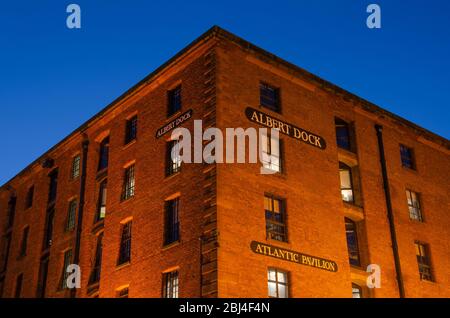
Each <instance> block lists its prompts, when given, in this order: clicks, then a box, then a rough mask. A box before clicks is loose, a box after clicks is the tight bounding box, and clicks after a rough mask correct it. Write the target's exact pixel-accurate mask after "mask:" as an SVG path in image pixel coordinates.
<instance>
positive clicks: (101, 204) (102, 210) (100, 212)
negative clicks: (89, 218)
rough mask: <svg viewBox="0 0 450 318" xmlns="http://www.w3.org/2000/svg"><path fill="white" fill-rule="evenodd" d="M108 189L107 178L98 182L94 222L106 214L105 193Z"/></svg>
mask: <svg viewBox="0 0 450 318" xmlns="http://www.w3.org/2000/svg"><path fill="white" fill-rule="evenodd" d="M107 189H108V180H107V179H105V180H103V181H102V182H101V183H100V187H99V190H98V203H97V214H96V217H95V222H98V221H100V220H103V219H104V218H105V216H106V194H107Z"/></svg>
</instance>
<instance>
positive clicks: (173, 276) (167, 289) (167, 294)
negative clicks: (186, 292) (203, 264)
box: [163, 271, 178, 298]
mask: <svg viewBox="0 0 450 318" xmlns="http://www.w3.org/2000/svg"><path fill="white" fill-rule="evenodd" d="M163 298H178V271H173V272H170V273H164V274H163Z"/></svg>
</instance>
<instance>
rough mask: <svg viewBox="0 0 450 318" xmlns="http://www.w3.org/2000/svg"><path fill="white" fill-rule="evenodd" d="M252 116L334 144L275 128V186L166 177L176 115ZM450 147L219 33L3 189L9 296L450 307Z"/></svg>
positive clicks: (252, 170)
mask: <svg viewBox="0 0 450 318" xmlns="http://www.w3.org/2000/svg"><path fill="white" fill-rule="evenodd" d="M265 85H266V86H265ZM264 94H267V95H264ZM262 95H263V97H264V98H266V99H265V100H263V98H262V97H261V96H262ZM180 98H181V99H180ZM271 99H276V103H274V104H273V105H275V106H276V107H275V108H273V107H272V108H271V107H270V105H271V103H272V102H273V100H271ZM265 103H267V105H265V106H262V104H265ZM248 108H251V109H253V110H255V111H257V112H261V114H262V115H261V116H267V118H270V120H271V122H272V123H273V122H274V121H277V122H279V123H281V124H283V123H284V124H285V125H292V126H295V127H301V129H304V130H305V131H308V132H311V134H314V135H316V136H320V138H323V141H324V142H325V143H326V146H325V144H324V145H321V146H322V147H317V145H316V146H314V145H312V144H308V140H306V139H307V137H305V138H306V139H305V140H301V139H302V137H301V136H300V135H299V136H297V137H298V138H295V137H296V136H287V135H286V134H283V133H281V134H280V137H281V141H282V149H281V165H280V170H281V172H280V173H276V174H272V175H261V174H260V167H261V164H259V163H258V164H250V163H248V164H206V163H197V164H182V165H181V168H180V169H179V167H178V166H177V165H175V166H172V167H168V166H167V153H168V151H167V147H168V139H169V137H170V129H172V128H173V126H174V125H176V123H175V122H176V121H174V119H177V118H182V117H183V116H180V115H184V114H186V112H188V114H187V115H186V116H185V117H184V119H183V122H179V124H180V127H185V128H188V129H190V130H193V127H194V120H196V119H201V120H203V129H206V128H208V127H218V128H220V129H222V130H225V128H227V127H232V128H237V127H243V128H248V127H262V126H264V125H266V126H267V122H264V123H263V122H258V121H257V120H253V121H252V120H251V117H250V118H249V117H248V116H247V115H248V114H246V110H247V109H248ZM170 110H173V114H172V115H168V112H170ZM249 115H250V116H251V115H252V113H250V114H249ZM136 118H137V121H136ZM172 122H173V123H174V124H173V126H172ZM278 125H279V124H278ZM164 127H169V128H164ZM286 127H288V126H286ZM161 129H162V130H161ZM158 132H159V134H158ZM163 132H165V134H162V133H163ZM337 136H338V138H337ZM339 138H340V139H339ZM346 138H348V140H345V139H346ZM337 139H339V141H338V142H337ZM317 140H318V139H310V140H309V141H310V143H317V142H318V141H317ZM338 143H339V145H340V146H338ZM401 147H404V148H403V149H402V151H401V150H400V149H401ZM344 148H347V149H344ZM401 153H402V155H401ZM449 154H450V143H449V141H448V140H446V139H444V138H442V137H439V136H436V135H434V134H433V133H431V132H428V131H426V130H424V129H422V128H420V127H418V126H416V125H414V124H412V123H410V122H408V121H406V120H404V119H402V118H399V117H398V116H395V115H393V114H391V113H389V112H387V111H385V110H382V109H380V108H379V107H377V106H375V105H373V104H370V103H369V102H367V101H364V100H362V99H361V98H358V97H356V96H354V95H352V94H350V93H348V92H346V91H344V90H342V89H340V88H338V87H336V86H334V85H332V84H330V83H328V82H326V81H324V80H322V79H319V78H317V77H316V76H314V75H312V74H309V73H307V72H306V71H304V70H301V69H299V68H298V67H296V66H293V65H291V64H289V63H287V62H285V61H283V60H281V59H279V58H277V57H275V56H273V55H271V54H269V53H267V52H265V51H263V50H261V49H259V48H257V47H254V46H253V45H251V44H249V43H247V42H246V41H244V40H242V39H239V38H237V37H236V36H234V35H232V34H229V33H228V32H226V31H224V30H222V29H220V28H217V27H215V28H213V29H211V30H210V31H208V32H207V33H205V34H204V35H203V36H202V37H200V38H199V39H198V40H196V41H195V42H193V43H192V44H191V45H189V46H188V47H187V48H186V49H184V50H183V51H182V52H180V53H179V54H178V55H177V56H175V57H174V58H173V59H171V60H170V61H169V62H167V63H166V64H165V65H163V66H162V67H161V68H159V69H158V70H156V71H155V72H154V73H152V74H151V75H149V76H148V77H147V78H146V79H144V80H143V81H141V82H140V83H138V84H137V85H136V86H135V87H133V88H132V89H130V90H129V91H127V92H126V93H125V94H124V95H122V96H121V97H119V98H118V99H117V100H116V101H115V102H113V103H112V104H111V105H110V106H108V107H107V108H105V109H104V110H103V111H101V112H100V113H99V114H98V115H96V116H95V117H94V118H92V119H91V120H89V121H88V122H87V123H85V124H84V125H83V126H81V127H80V128H79V129H78V130H77V131H75V132H74V133H72V134H71V135H70V136H69V137H67V138H66V139H64V140H63V141H62V142H60V143H59V144H58V145H57V146H55V147H54V148H52V149H51V150H49V151H48V152H47V153H46V154H45V155H43V156H42V157H41V158H39V159H38V160H37V161H35V162H34V163H32V164H31V165H30V166H29V167H27V168H26V169H25V170H23V171H22V172H21V173H19V174H18V175H17V176H16V177H15V178H13V179H12V180H10V181H9V182H8V183H7V184H5V185H4V186H3V187H2V188H1V190H0V212H1V213H0V225H1V229H0V230H1V234H2V236H1V246H0V247H1V248H2V250H1V253H2V254H1V259H0V261H1V264H0V265H2V267H1V268H0V271H1V272H0V292H1V293H2V296H3V297H14V296H20V297H36V296H45V297H70V296H76V297H96V296H99V297H127V296H129V297H162V296H174V297H176V296H179V297H267V296H268V290H269V288H268V286H269V287H270V293H271V295H273V296H289V297H352V290H353V293H354V294H355V295H356V294H359V293H361V296H363V297H399V295H400V293H401V290H402V289H403V291H404V292H403V293H404V295H405V296H406V297H450V269H449V268H450V257H449V251H450V215H449V212H450V206H449V193H450V184H449V182H448V177H449V175H450V161H449ZM382 155H384V157H385V160H383V156H382ZM383 163H384V164H383ZM408 165H411V167H406V166H408ZM383 168H385V169H384V170H383ZM56 171H57V175H56ZM383 171H385V173H386V176H387V178H383ZM52 176H53V181H51V180H52ZM346 178H348V180H350V181H349V182H347V181H348V180H347V179H346ZM52 182H53V185H54V186H53V187H52V184H51V183H52ZM347 183H349V184H350V185H348V184H347ZM384 185H387V186H388V189H386V187H385V186H384ZM55 189H56V192H53V190H55ZM105 189H107V190H105ZM408 200H409V201H408ZM344 201H349V202H344ZM408 202H409V203H410V205H411V207H409V206H408ZM419 205H420V206H419ZM265 210H266V211H265ZM280 211H282V212H280ZM279 213H282V217H280V216H279ZM389 216H391V218H390V217H389ZM271 218H272V219H271ZM52 220H53V221H52ZM130 222H131V223H130ZM51 224H52V226H51ZM274 224H275V225H274ZM49 226H50V227H51V229H49ZM269 228H270V229H269ZM274 228H276V229H277V231H278V232H277V233H276V234H273V233H272V232H273V231H274V230H273V229H274ZM271 231H272V232H271ZM26 233H28V234H26ZM280 233H281V234H280ZM346 233H347V236H346ZM354 233H356V234H354ZM24 236H26V237H27V238H26V242H24ZM46 237H47V239H46ZM356 237H357V240H355V238H356ZM99 239H101V243H99V242H98V240H99ZM349 243H350V245H351V248H353V249H352V250H351V251H350V253H349ZM356 243H357V244H356ZM356 245H357V249H356V250H355V249H354V247H355V246H356ZM99 246H102V249H101V262H100V259H99V256H100V254H99ZM8 247H9V248H8ZM418 253H422V254H421V257H419V258H418V257H417V254H418ZM349 255H350V256H351V257H349ZM65 258H66V263H67V262H68V263H69V264H70V263H72V262H75V263H79V264H80V267H81V288H80V289H78V290H77V291H76V294H74V293H73V292H71V291H70V290H68V289H64V288H62V287H63V286H64V282H63V268H64V263H65ZM77 258H78V259H79V262H77V261H76V260H77ZM349 258H350V259H351V262H352V265H350V262H349ZM47 260H48V263H47ZM418 260H420V262H421V272H422V279H421V275H420V274H419V265H418ZM300 263H302V264H300ZM396 263H397V266H396ZM47 264H48V265H47ZM369 264H377V265H379V266H380V268H381V288H379V289H368V288H367V287H366V277H367V275H368V274H367V273H366V267H367V265H369ZM333 266H335V268H334V267H333ZM46 269H48V270H46ZM400 272H401V274H400ZM274 273H275V274H279V276H277V275H275V274H274ZM271 275H272V276H271ZM273 275H275V276H277V277H279V278H278V279H275V281H274V280H273V277H274V276H273ZM268 277H269V278H268ZM271 277H272V278H271ZM352 284H353V285H352ZM400 285H401V286H403V288H401V287H400V288H399V286H400ZM358 286H359V287H360V289H359V288H358ZM274 288H275V289H274ZM273 293H275V294H273Z"/></svg>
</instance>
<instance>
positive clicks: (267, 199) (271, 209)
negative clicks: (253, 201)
mask: <svg viewBox="0 0 450 318" xmlns="http://www.w3.org/2000/svg"><path fill="white" fill-rule="evenodd" d="M284 205H285V204H284V200H281V199H277V198H275V197H273V196H270V195H266V196H264V210H265V217H266V236H267V238H269V239H273V240H277V241H282V242H287V230H286V211H285V207H284Z"/></svg>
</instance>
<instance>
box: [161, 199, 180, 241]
mask: <svg viewBox="0 0 450 318" xmlns="http://www.w3.org/2000/svg"><path fill="white" fill-rule="evenodd" d="M179 205H180V204H179V198H176V199H174V200H170V201H166V213H165V230H164V245H168V244H171V243H173V242H176V241H179V240H180V221H179Z"/></svg>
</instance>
